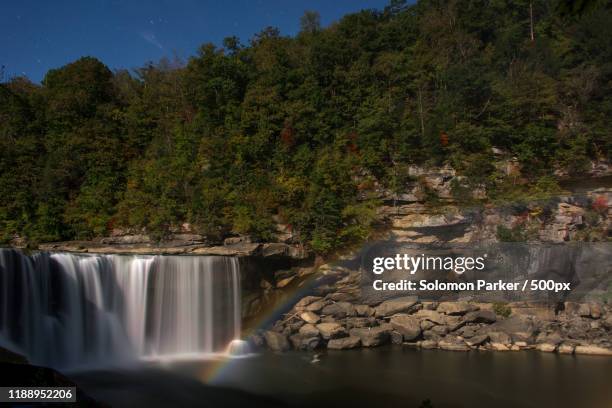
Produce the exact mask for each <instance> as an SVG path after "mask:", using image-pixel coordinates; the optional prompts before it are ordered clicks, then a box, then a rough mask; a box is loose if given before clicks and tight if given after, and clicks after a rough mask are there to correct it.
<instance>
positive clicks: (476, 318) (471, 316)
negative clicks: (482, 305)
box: [461, 310, 497, 324]
mask: <svg viewBox="0 0 612 408" xmlns="http://www.w3.org/2000/svg"><path fill="white" fill-rule="evenodd" d="M461 320H462V321H463V322H464V323H486V324H491V323H495V321H496V320H497V317H496V316H495V313H494V312H492V311H491V310H477V311H474V312H469V313H468V314H466V315H465V316H463V319H461Z"/></svg>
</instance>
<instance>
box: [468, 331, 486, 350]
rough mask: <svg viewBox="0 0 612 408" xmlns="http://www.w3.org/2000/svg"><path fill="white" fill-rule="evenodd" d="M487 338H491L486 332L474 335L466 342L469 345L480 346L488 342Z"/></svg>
mask: <svg viewBox="0 0 612 408" xmlns="http://www.w3.org/2000/svg"><path fill="white" fill-rule="evenodd" d="M487 340H489V336H488V335H486V334H483V335H480V336H474V337H471V338H469V339H466V340H465V343H466V344H467V345H468V346H471V347H476V346H480V345H481V344H484V343H485V342H487Z"/></svg>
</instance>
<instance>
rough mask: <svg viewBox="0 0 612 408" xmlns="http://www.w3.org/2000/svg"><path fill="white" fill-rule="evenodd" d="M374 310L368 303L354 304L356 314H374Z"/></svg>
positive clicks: (365, 315)
mask: <svg viewBox="0 0 612 408" xmlns="http://www.w3.org/2000/svg"><path fill="white" fill-rule="evenodd" d="M374 311H375V310H374V308H371V307H370V306H368V305H355V313H357V316H364V317H368V316H374Z"/></svg>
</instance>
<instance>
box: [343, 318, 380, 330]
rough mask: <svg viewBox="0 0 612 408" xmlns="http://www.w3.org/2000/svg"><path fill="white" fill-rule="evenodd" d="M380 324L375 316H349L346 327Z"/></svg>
mask: <svg viewBox="0 0 612 408" xmlns="http://www.w3.org/2000/svg"><path fill="white" fill-rule="evenodd" d="M374 326H378V322H377V321H376V319H375V318H373V317H348V318H347V319H346V328H347V329H352V328H354V327H374Z"/></svg>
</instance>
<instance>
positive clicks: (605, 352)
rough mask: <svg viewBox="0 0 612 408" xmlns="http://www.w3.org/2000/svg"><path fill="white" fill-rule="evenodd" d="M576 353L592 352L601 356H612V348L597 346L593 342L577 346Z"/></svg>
mask: <svg viewBox="0 0 612 408" xmlns="http://www.w3.org/2000/svg"><path fill="white" fill-rule="evenodd" d="M574 352H575V353H576V354H592V355H599V356H612V349H608V348H604V347H600V346H596V345H593V344H587V345H581V346H576V349H575V350H574Z"/></svg>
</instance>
